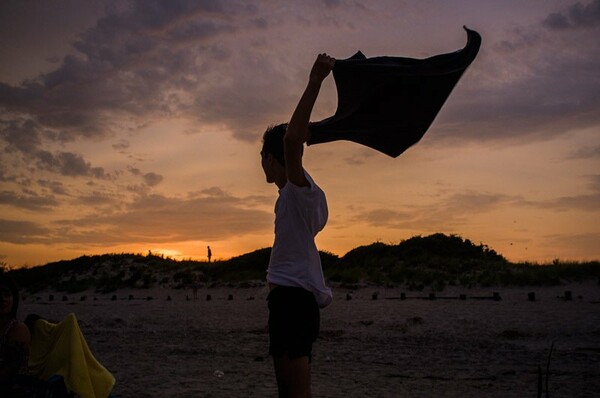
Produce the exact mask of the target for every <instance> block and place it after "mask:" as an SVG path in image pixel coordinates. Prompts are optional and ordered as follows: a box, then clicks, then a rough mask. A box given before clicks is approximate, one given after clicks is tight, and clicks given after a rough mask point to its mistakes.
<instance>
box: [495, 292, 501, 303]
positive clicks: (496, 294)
mask: <svg viewBox="0 0 600 398" xmlns="http://www.w3.org/2000/svg"><path fill="white" fill-rule="evenodd" d="M493 300H494V301H500V293H498V292H494V298H493Z"/></svg>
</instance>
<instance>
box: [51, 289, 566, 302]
mask: <svg viewBox="0 0 600 398" xmlns="http://www.w3.org/2000/svg"><path fill="white" fill-rule="evenodd" d="M378 298H379V293H377V292H375V293H373V294H372V295H371V299H372V300H377V299H378ZM386 298H387V299H388V300H393V299H400V300H406V299H408V298H413V299H426V300H436V299H459V300H461V301H464V300H466V299H467V295H466V294H461V295H459V296H458V297H437V296H436V295H435V293H429V295H428V296H427V297H406V293H404V292H402V293H400V297H386ZM469 298H470V299H475V300H493V301H500V300H501V299H502V298H501V297H500V293H498V292H494V293H493V294H492V296H471V297H469ZM561 298H562V299H563V300H565V301H572V300H573V293H572V292H571V291H570V290H567V291H565V295H564V296H562V297H561ZM86 299H87V296H81V297H80V301H85V300H86ZM110 299H111V300H112V301H116V300H117V299H118V298H117V296H116V295H113V296H112V297H111V298H110ZM127 299H128V300H134V297H133V295H132V294H130V295H129V296H128V298H127ZM153 299H154V298H153V297H152V296H148V297H145V298H143V300H148V301H150V300H153ZM185 299H186V301H189V300H190V298H189V296H185ZM253 299H254V297H250V298H248V300H253ZM68 300H69V298H68V297H67V296H62V301H68ZM96 300H98V299H97V298H96V297H94V301H96ZM211 300H212V296H211V295H210V294H207V295H206V301H211ZM227 300H228V301H233V295H232V294H230V295H228V296H227ZM346 300H347V301H349V300H352V294H351V293H346ZM527 300H528V301H536V297H535V292H529V293H527ZM48 301H54V295H53V294H51V295H49V296H48ZM167 301H171V296H167Z"/></svg>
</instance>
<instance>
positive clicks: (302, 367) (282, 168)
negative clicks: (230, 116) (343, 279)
mask: <svg viewBox="0 0 600 398" xmlns="http://www.w3.org/2000/svg"><path fill="white" fill-rule="evenodd" d="M334 63H335V59H333V58H331V57H329V56H328V55H327V54H319V56H318V57H317V59H316V61H315V63H314V65H313V67H312V69H311V71H310V77H309V81H308V85H307V86H306V89H305V91H304V93H303V95H302V97H301V98H300V101H299V103H298V105H297V107H296V110H295V111H294V113H293V115H292V118H291V119H290V121H289V123H288V124H280V125H277V126H273V127H269V128H268V129H267V131H266V132H265V133H264V136H263V146H262V150H261V152H260V154H261V164H262V168H263V170H264V172H265V177H266V180H267V182H268V183H275V184H276V185H277V188H279V197H278V199H277V203H276V205H275V241H274V243H273V249H272V252H271V258H270V261H269V268H268V271H267V282H268V283H269V287H270V292H269V297H268V303H269V353H270V355H272V356H273V362H274V366H275V376H276V378H277V386H278V389H279V396H280V397H310V396H311V389H310V362H311V359H312V344H313V343H314V342H315V341H316V339H317V337H318V334H319V325H320V313H319V311H320V308H323V307H325V306H327V305H329V303H330V302H331V300H332V293H331V289H329V288H328V287H327V286H326V285H325V280H324V277H323V270H322V268H321V260H320V257H319V252H318V251H317V247H316V245H315V240H314V238H315V236H316V235H317V233H318V232H319V231H321V230H322V229H323V227H324V226H325V223H326V222H327V216H328V212H327V201H326V199H325V194H324V193H323V191H322V190H321V189H320V188H319V187H318V186H317V184H315V182H314V181H313V179H312V178H311V177H310V175H309V174H308V173H307V172H306V171H305V170H304V168H303V166H302V154H303V149H304V143H305V142H306V141H307V139H308V137H309V134H310V132H309V128H308V125H309V120H310V115H311V113H312V109H313V106H314V104H315V101H316V99H317V96H318V95H319V91H320V88H321V83H322V82H323V80H324V79H325V78H326V77H327V76H328V75H329V73H330V72H331V69H332V68H333V65H334Z"/></svg>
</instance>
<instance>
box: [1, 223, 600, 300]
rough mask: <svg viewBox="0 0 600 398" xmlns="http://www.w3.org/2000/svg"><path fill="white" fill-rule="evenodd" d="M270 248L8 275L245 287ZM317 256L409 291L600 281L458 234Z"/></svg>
mask: <svg viewBox="0 0 600 398" xmlns="http://www.w3.org/2000/svg"><path fill="white" fill-rule="evenodd" d="M270 253H271V249H270V248H264V249H259V250H256V251H253V252H250V253H247V254H244V255H241V256H238V257H234V258H231V259H229V260H224V261H216V262H213V263H210V264H208V263H207V262H202V261H191V260H182V261H179V260H173V259H171V258H168V257H164V256H157V255H153V254H151V253H149V254H148V255H141V254H128V253H121V254H104V255H96V256H82V257H79V258H76V259H73V260H64V261H58V262H54V263H49V264H46V265H42V266H37V267H33V268H28V269H15V270H12V271H9V272H10V273H11V274H12V275H13V277H14V278H15V279H16V280H17V282H18V283H19V285H20V286H21V287H22V288H24V289H26V290H27V291H29V292H30V293H34V292H37V291H40V290H43V289H53V290H57V291H63V292H67V293H77V292H81V291H84V290H88V289H91V288H93V289H95V290H96V291H97V292H102V293H107V292H111V291H115V290H117V289H121V288H140V289H143V288H150V287H154V286H165V287H172V288H183V287H186V286H189V285H190V284H191V283H192V280H193V278H194V277H196V278H197V279H198V281H199V282H201V283H203V284H206V285H218V284H228V283H235V284H238V285H241V286H244V285H249V284H252V283H254V282H253V281H263V280H264V279H265V272H266V269H267V265H268V263H269V255H270ZM320 254H321V261H322V264H323V270H324V273H325V277H326V279H327V280H328V281H330V282H339V283H343V284H354V285H359V284H362V283H373V284H380V285H405V286H407V287H408V288H410V289H414V290H422V289H424V288H425V287H428V288H431V289H433V290H435V291H441V290H443V289H444V288H445V287H446V286H448V285H460V286H466V287H474V286H496V285H520V286H523V285H558V284H561V283H564V282H570V281H582V280H590V279H593V280H598V281H599V283H600V263H599V262H598V261H592V262H586V263H577V262H560V261H554V262H552V263H551V264H531V263H511V262H509V261H508V260H506V259H505V258H504V257H503V256H502V255H500V254H498V253H496V252H495V251H494V250H493V249H491V248H489V247H488V246H487V245H483V244H479V245H476V244H474V243H473V242H471V241H470V240H468V239H463V238H461V237H459V236H456V235H451V236H448V235H444V234H434V235H430V236H426V237H421V236H416V237H413V238H410V239H407V240H404V241H402V242H400V243H399V244H397V245H391V244H385V243H381V242H376V243H372V244H370V245H366V246H360V247H357V248H355V249H353V250H351V251H349V252H348V253H346V254H345V255H344V256H342V257H339V256H337V255H335V254H332V253H328V252H320Z"/></svg>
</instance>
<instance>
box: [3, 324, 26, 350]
mask: <svg viewBox="0 0 600 398" xmlns="http://www.w3.org/2000/svg"><path fill="white" fill-rule="evenodd" d="M6 337H7V339H8V340H11V341H15V342H19V343H24V344H27V345H29V343H30V342H31V334H30V333H29V328H28V327H27V325H25V324H24V323H23V322H17V323H16V324H15V325H13V327H12V328H10V330H9V332H8V334H7V335H6Z"/></svg>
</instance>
